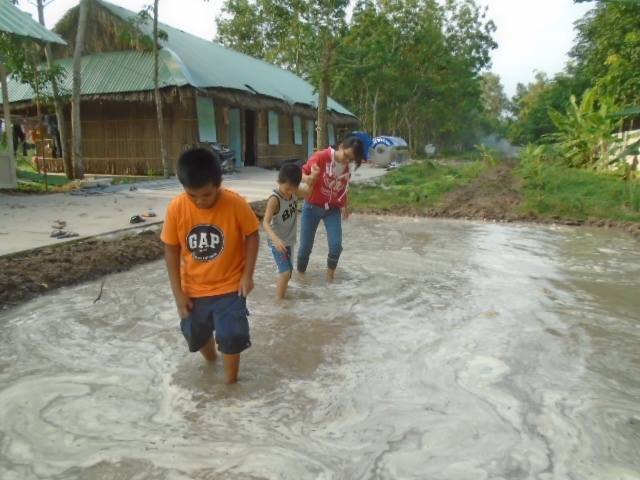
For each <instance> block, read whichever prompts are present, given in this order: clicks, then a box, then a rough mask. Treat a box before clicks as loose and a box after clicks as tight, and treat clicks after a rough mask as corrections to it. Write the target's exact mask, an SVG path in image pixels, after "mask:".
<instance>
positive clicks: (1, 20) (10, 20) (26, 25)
mask: <svg viewBox="0 0 640 480" xmlns="http://www.w3.org/2000/svg"><path fill="white" fill-rule="evenodd" d="M0 32H8V33H12V34H14V35H20V36H21V37H29V38H33V39H35V40H42V41H45V42H50V43H61V44H62V45H66V43H67V42H65V41H64V40H63V39H62V38H60V37H59V36H58V35H56V34H55V33H53V32H50V31H49V30H47V29H46V28H44V27H43V26H42V25H40V24H39V23H38V22H36V21H35V20H34V19H33V18H31V15H29V14H28V13H25V12H23V11H22V10H20V9H19V8H18V7H16V6H15V5H13V4H12V3H10V2H9V0H0Z"/></svg>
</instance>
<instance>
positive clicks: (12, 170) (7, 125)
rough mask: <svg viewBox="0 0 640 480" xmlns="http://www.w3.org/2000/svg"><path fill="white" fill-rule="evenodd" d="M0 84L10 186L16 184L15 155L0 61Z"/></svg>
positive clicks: (5, 77)
mask: <svg viewBox="0 0 640 480" xmlns="http://www.w3.org/2000/svg"><path fill="white" fill-rule="evenodd" d="M0 86H2V109H3V110H4V129H5V131H6V132H7V133H6V135H7V148H8V150H9V172H10V173H9V178H8V179H6V180H8V182H7V183H9V184H10V185H12V186H14V187H15V186H16V185H17V184H18V179H17V178H16V157H15V155H14V154H13V127H12V126H11V111H10V106H9V90H8V87H7V69H6V68H5V66H4V65H3V64H2V63H0Z"/></svg>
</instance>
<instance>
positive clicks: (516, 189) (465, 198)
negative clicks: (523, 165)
mask: <svg viewBox="0 0 640 480" xmlns="http://www.w3.org/2000/svg"><path fill="white" fill-rule="evenodd" d="M514 167H515V164H513V163H505V164H501V165H499V166H497V167H494V168H490V169H488V170H487V171H485V172H483V173H482V174H481V175H479V176H478V177H477V178H475V179H474V180H473V181H472V182H471V183H469V184H468V185H466V186H464V187H462V188H459V189H457V190H454V191H453V192H450V193H448V194H447V195H446V196H445V198H444V200H443V202H442V203H441V204H439V205H438V206H436V207H432V208H430V209H428V210H427V211H426V212H425V213H426V214H427V215H429V216H433V217H450V218H476V219H483V220H484V219H490V220H518V219H521V218H522V217H521V216H519V215H518V214H516V213H515V211H516V209H517V207H518V206H519V205H520V203H521V202H522V196H521V194H520V191H521V185H520V180H519V179H518V178H517V177H516V176H514V175H513V169H514Z"/></svg>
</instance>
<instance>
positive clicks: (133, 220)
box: [129, 215, 145, 223]
mask: <svg viewBox="0 0 640 480" xmlns="http://www.w3.org/2000/svg"><path fill="white" fill-rule="evenodd" d="M144 221H145V220H144V218H142V217H141V216H140V215H134V216H133V217H131V218H130V219H129V223H142V222H144Z"/></svg>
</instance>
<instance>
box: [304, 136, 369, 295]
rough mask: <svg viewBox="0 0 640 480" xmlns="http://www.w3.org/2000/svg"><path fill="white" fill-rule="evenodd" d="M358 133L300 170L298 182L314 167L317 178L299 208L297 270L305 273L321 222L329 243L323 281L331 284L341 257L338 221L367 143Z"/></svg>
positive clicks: (343, 214) (343, 211) (342, 215)
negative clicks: (350, 182) (351, 180)
mask: <svg viewBox="0 0 640 480" xmlns="http://www.w3.org/2000/svg"><path fill="white" fill-rule="evenodd" d="M362 135H363V134H362V133H358V134H355V133H354V134H349V135H347V136H346V137H345V138H344V139H343V140H342V142H340V144H339V145H338V147H337V148H335V149H334V148H333V147H329V148H326V149H324V150H320V151H318V152H316V153H314V154H313V155H312V156H311V158H309V160H308V161H307V163H306V164H305V165H304V166H303V167H302V173H303V176H302V180H303V181H308V180H309V177H310V176H311V175H312V170H313V169H314V167H317V168H318V169H319V174H318V177H317V179H316V180H315V182H313V180H311V181H312V182H313V187H312V191H311V194H310V196H309V198H308V199H307V200H305V202H304V205H303V207H302V215H301V220H300V248H299V250H298V263H297V267H296V268H297V270H298V272H299V273H305V272H306V271H307V265H308V264H309V256H310V255H311V250H313V244H314V241H315V236H316V231H317V229H318V225H319V224H320V221H322V222H324V227H325V230H326V232H327V240H328V243H329V254H328V256H327V272H326V278H327V281H329V282H330V281H333V279H334V276H335V271H336V268H337V266H338V260H339V259H340V254H341V253H342V217H344V218H345V219H346V218H348V216H349V212H348V210H347V192H348V190H349V181H350V179H351V174H352V172H353V170H355V169H356V168H358V167H359V166H360V164H361V163H362V160H363V159H364V158H365V156H366V148H367V147H366V144H367V142H366V141H365V139H364V138H363V137H362Z"/></svg>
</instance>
